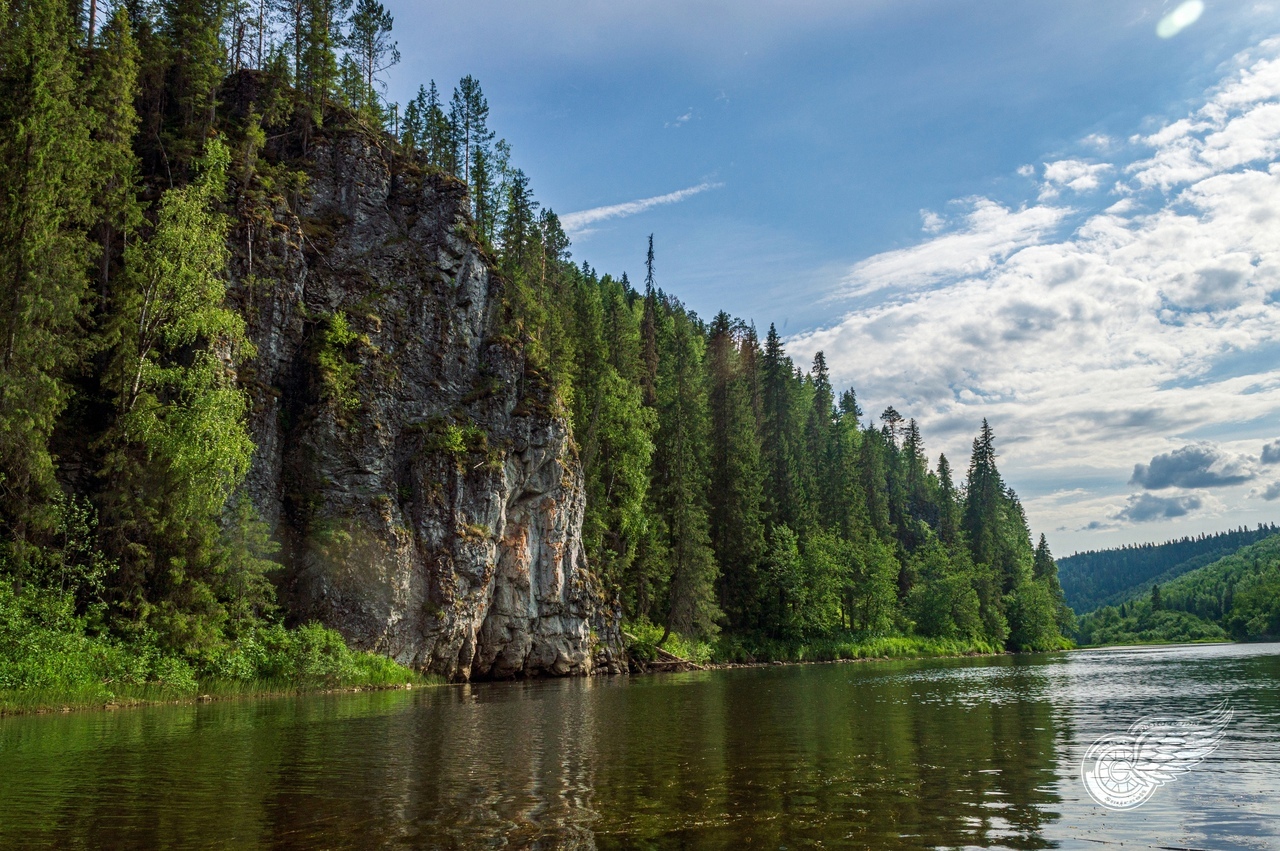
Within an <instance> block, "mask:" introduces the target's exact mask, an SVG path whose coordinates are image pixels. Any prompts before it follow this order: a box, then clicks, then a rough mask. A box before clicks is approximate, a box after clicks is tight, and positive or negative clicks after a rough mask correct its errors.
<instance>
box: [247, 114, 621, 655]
mask: <svg viewBox="0 0 1280 851" xmlns="http://www.w3.org/2000/svg"><path fill="white" fill-rule="evenodd" d="M307 162H308V166H307V168H306V171H307V179H308V185H307V187H306V189H305V191H302V192H299V193H298V197H297V198H295V199H293V202H292V205H291V207H290V206H287V205H286V204H285V203H284V202H283V201H277V202H275V204H274V206H273V205H272V203H270V202H255V203H253V204H250V203H249V202H248V201H247V200H245V198H243V197H241V198H240V201H239V204H240V215H238V216H237V217H236V220H235V221H236V225H235V227H234V229H233V235H232V243H233V248H234V252H235V261H234V263H233V270H232V278H233V286H232V290H231V293H232V298H233V299H234V300H235V302H236V303H237V305H238V307H239V309H240V310H241V311H242V313H243V314H244V316H245V318H246V321H247V323H248V326H249V336H250V338H251V339H252V341H253V342H254V344H255V345H256V347H257V354H256V357H255V358H254V359H253V360H252V361H251V362H250V363H249V365H248V366H247V367H246V368H245V369H244V370H243V371H242V374H241V381H242V383H243V384H244V386H245V387H247V388H248V389H249V392H250V396H251V398H252V401H253V412H252V419H251V429H252V435H253V439H254V441H255V443H256V445H257V452H256V454H255V456H254V459H253V466H252V469H251V472H250V474H249V479H248V489H249V493H250V495H251V496H252V497H253V498H254V501H255V503H256V505H257V506H258V508H259V511H260V512H261V513H262V515H263V517H264V519H265V520H266V521H267V522H268V524H270V525H271V527H272V528H273V530H274V531H275V533H276V536H277V537H278V539H279V540H280V541H281V542H282V545H283V549H282V552H281V554H280V558H281V559H282V560H283V562H284V564H285V567H286V569H285V576H284V577H283V578H282V580H281V582H280V590H281V599H282V601H283V602H284V604H285V606H286V607H287V610H288V612H289V616H290V618H291V619H292V620H294V621H305V620H310V619H317V620H320V621H322V622H323V623H325V624H327V625H329V626H332V627H334V628H335V629H337V630H339V631H340V632H341V633H342V634H343V635H344V636H346V638H347V639H348V640H349V641H350V642H352V643H353V644H354V645H355V646H358V647H361V648H365V649H369V650H377V651H381V652H384V653H386V654H388V655H390V656H392V657H394V658H395V659H397V660H398V661H400V662H402V663H405V664H409V665H413V666H416V667H418V668H421V669H425V670H429V671H432V672H436V673H440V674H444V675H446V676H448V677H450V678H452V679H458V680H465V679H469V678H495V677H514V676H529V675H539V674H554V675H571V674H589V673H592V672H597V671H601V670H617V669H618V667H619V666H620V664H621V660H622V658H623V657H622V652H621V642H620V636H619V625H618V621H617V615H616V613H615V612H614V611H613V610H612V609H611V608H610V607H609V606H608V605H606V603H605V601H604V598H603V595H602V593H601V591H600V589H599V587H598V585H597V583H596V581H595V579H594V577H593V576H592V574H591V572H590V571H589V570H588V566H587V564H586V561H585V558H584V555H583V548H582V540H581V528H582V516H583V508H584V496H583V493H584V491H583V482H582V473H581V467H580V465H579V462H578V459H577V453H576V447H575V445H574V443H573V440H572V437H571V435H570V433H569V428H568V425H567V423H566V422H565V420H564V419H563V417H562V416H560V415H559V414H558V413H557V411H558V408H557V403H556V401H555V399H554V398H553V395H552V394H551V392H550V391H549V390H548V389H547V387H546V386H545V383H544V382H543V380H542V378H541V376H539V375H538V374H537V373H536V372H535V371H534V370H532V369H531V368H529V367H528V365H527V363H526V362H525V359H524V357H523V354H522V352H521V350H520V348H519V346H518V345H517V344H516V343H514V342H513V341H511V340H507V339H504V338H503V337H502V336H501V330H502V327H503V323H502V310H503V307H502V303H501V286H502V283H501V281H500V280H499V278H498V277H497V276H496V275H495V274H494V272H493V266H492V262H491V258H489V257H487V256H486V255H485V254H484V252H483V251H482V249H480V248H479V247H478V244H477V243H476V241H475V240H474V239H473V238H472V237H471V236H470V232H471V231H470V228H471V223H470V220H469V218H468V215H467V213H466V202H465V197H464V188H463V187H462V185H461V184H460V183H459V182H458V181H456V180H453V179H451V178H448V177H441V176H439V175H433V174H426V173H425V172H424V170H423V169H422V168H421V166H420V165H419V164H416V163H414V162H412V161H410V160H407V159H405V158H404V156H403V155H402V154H398V153H394V152H392V151H391V150H389V148H388V147H387V146H385V143H384V142H382V141H381V140H379V139H378V138H377V137H376V136H374V135H372V134H360V133H355V132H352V133H334V134H331V135H330V136H328V137H327V138H318V139H315V140H312V141H311V142H310V144H309V147H308V150H307ZM291 210H292V211H291Z"/></svg>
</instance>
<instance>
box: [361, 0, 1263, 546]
mask: <svg viewBox="0 0 1280 851" xmlns="http://www.w3.org/2000/svg"><path fill="white" fill-rule="evenodd" d="M384 2H385V3H386V5H387V7H388V8H389V9H390V10H391V11H392V12H393V14H394V15H395V36H396V38H397V39H398V41H399V46H400V51H401V56H402V61H401V62H400V64H399V65H397V66H396V67H395V68H393V69H392V70H391V71H390V72H389V74H388V95H389V97H390V98H391V99H392V100H396V101H399V102H402V103H403V102H404V101H406V100H408V99H409V98H410V97H412V95H413V94H414V92H416V90H417V87H418V85H419V84H422V83H426V82H428V81H429V80H431V79H434V80H436V81H437V84H438V85H439V86H440V87H441V89H442V90H443V91H445V92H446V96H447V93H448V92H449V91H451V90H452V87H453V85H454V83H455V82H456V81H457V80H458V79H459V78H460V77H462V76H463V75H466V74H472V75H474V76H475V77H477V78H478V79H479V80H480V82H481V84H482V86H483V88H484V91H485V94H486V95H487V97H488V101H489V105H490V110H491V111H490V125H491V127H493V128H494V129H495V130H496V131H497V133H498V135H499V136H501V137H503V138H505V139H507V140H508V141H509V142H510V144H511V147H512V150H513V160H514V162H515V164H516V165H518V166H519V167H521V168H522V169H523V170H524V171H525V172H526V174H528V175H529V177H530V180H531V184H532V187H533V190H534V192H535V195H536V196H537V198H538V200H539V201H540V202H541V203H542V204H543V205H544V206H549V207H551V208H552V209H554V210H555V211H556V212H557V213H558V214H559V215H560V216H561V219H562V221H563V222H564V223H565V225H566V227H567V229H568V230H569V231H570V236H571V237H572V239H573V247H572V251H573V255H574V259H575V260H578V261H583V260H585V261H586V262H588V263H590V264H591V266H592V267H594V268H595V269H597V270H598V271H600V272H601V273H604V272H609V273H612V274H614V275H620V274H621V273H622V272H624V271H625V272H628V273H629V274H630V276H631V278H632V279H633V280H637V279H639V278H640V277H641V276H642V274H643V263H644V253H645V248H646V241H647V239H648V236H649V234H651V233H652V234H653V235H654V242H655V251H656V258H657V260H656V273H657V279H658V283H659V285H660V286H662V288H663V289H664V290H666V291H667V292H669V293H672V294H674V295H676V296H678V297H679V298H680V299H681V300H682V301H684V302H685V304H686V305H688V306H689V307H690V308H691V309H693V310H695V311H696V312H698V314H699V315H701V316H703V317H704V318H710V317H711V316H713V315H714V314H715V313H716V312H717V311H719V310H721V309H723V310H726V311H728V312H729V313H731V314H733V315H736V316H740V317H742V318H744V319H748V320H751V321H754V322H755V323H756V325H757V326H758V327H759V328H760V329H761V332H762V336H763V331H764V330H765V329H767V327H768V325H769V324H770V323H776V325H777V328H778V330H779V332H780V333H781V334H782V335H783V336H784V339H785V341H786V346H787V350H788V351H789V352H790V353H791V355H792V356H793V357H794V358H795V359H796V362H797V363H798V364H801V365H804V366H806V367H807V365H808V364H809V363H811V361H812V358H813V355H814V354H815V353H816V352H817V351H823V352H824V353H825V355H826V357H827V361H828V363H829V364H830V367H831V371H832V379H833V383H835V384H836V386H837V388H838V389H843V388H845V387H853V388H854V389H855V390H856V391H857V393H858V396H859V399H860V401H861V402H862V405H863V408H864V409H865V410H866V411H867V412H868V414H869V415H874V414H876V413H878V412H879V411H881V410H883V409H884V407H885V406H887V405H893V406H894V407H895V408H896V409H897V410H899V411H900V412H902V414H903V415H905V416H908V417H915V418H917V419H918V420H919V421H920V423H921V427H922V430H923V432H924V437H925V443H926V448H927V449H928V451H929V452H930V454H931V458H932V460H933V461H935V462H936V458H937V453H938V452H946V453H947V455H948V457H949V458H950V459H951V460H952V463H953V465H954V466H957V467H961V468H963V467H964V466H965V465H966V464H967V458H968V453H969V448H970V444H971V442H972V439H973V436H974V434H975V433H976V432H977V430H978V428H979V426H980V424H981V421H982V419H983V418H984V417H985V418H988V419H989V420H990V422H991V424H992V426H993V428H994V430H995V433H996V439H997V448H998V451H999V453H1000V457H999V465H1000V470H1001V472H1002V474H1003V475H1004V478H1005V480H1006V481H1007V482H1008V484H1009V485H1010V486H1012V487H1013V488H1014V489H1015V490H1016V491H1017V492H1018V494H1019V496H1020V498H1021V499H1022V501H1023V503H1024V505H1025V507H1026V509H1027V515H1028V519H1029V521H1030V523H1031V527H1032V530H1033V532H1034V533H1036V534H1038V533H1040V532H1044V533H1045V534H1047V535H1048V537H1049V542H1050V545H1051V547H1052V548H1053V550H1054V552H1055V554H1057V555H1059V556H1063V555H1068V554H1070V553H1072V552H1075V551H1080V550H1086V549H1097V548H1102V547H1109V546H1115V545H1118V544H1123V543H1130V542H1137V541H1160V540H1166V539H1169V538H1173V537H1181V536H1183V535H1187V534H1198V533H1200V532H1211V531H1216V530H1220V529H1225V528H1228V527H1237V526H1240V525H1250V526H1252V525H1255V524H1257V523H1259V522H1272V521H1280V416H1278V415H1280V0H1266V1H1265V2H1257V1H1256V0H1240V2H1229V1H1228V0H1203V2H1201V0H1185V2H1184V0H1170V2H1160V1H1159V0H1060V2H1057V3H1049V2H1041V0H1035V2H1026V0H856V2H853V1H852V0H843V2H840V1H839V0H789V2H763V0H629V2H618V0H574V1H573V2H570V0H540V2H537V3H533V2H516V1H515V0H505V2H499V0H468V2H455V1H454V0H435V2H432V3H423V2H420V0H412V2H411V0H384Z"/></svg>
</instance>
